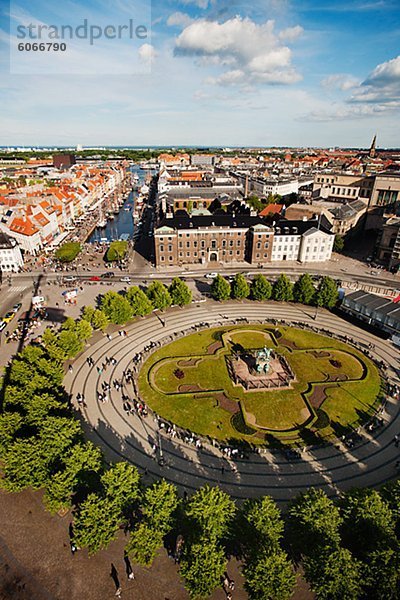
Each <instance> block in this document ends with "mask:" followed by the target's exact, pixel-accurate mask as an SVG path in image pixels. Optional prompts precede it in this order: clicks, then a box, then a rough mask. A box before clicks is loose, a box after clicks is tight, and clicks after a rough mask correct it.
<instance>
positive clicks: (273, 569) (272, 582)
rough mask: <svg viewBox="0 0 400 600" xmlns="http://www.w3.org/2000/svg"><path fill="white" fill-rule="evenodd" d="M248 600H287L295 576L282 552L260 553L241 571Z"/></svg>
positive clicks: (291, 590) (290, 594)
mask: <svg viewBox="0 0 400 600" xmlns="http://www.w3.org/2000/svg"><path fill="white" fill-rule="evenodd" d="M243 574H244V577H245V580H246V583H245V587H246V590H247V592H248V594H249V599H250V600H271V598H273V599H274V600H289V598H290V597H291V596H292V593H293V588H294V584H295V581H296V576H295V574H294V572H293V567H292V565H291V563H290V561H289V560H288V558H287V555H286V554H285V552H283V551H282V550H273V551H272V552H270V553H261V554H260V555H259V556H258V557H257V559H256V560H254V561H252V562H250V563H247V564H246V565H245V567H244V569H243Z"/></svg>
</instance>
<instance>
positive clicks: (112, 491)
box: [101, 461, 140, 512]
mask: <svg viewBox="0 0 400 600" xmlns="http://www.w3.org/2000/svg"><path fill="white" fill-rule="evenodd" d="M139 480H140V476H139V473H138V470H137V469H136V467H134V466H133V465H131V464H130V463H128V462H126V461H123V462H118V463H115V464H113V465H112V466H111V467H110V468H109V469H108V470H107V471H106V472H105V473H104V475H103V476H102V478H101V482H102V484H103V487H104V492H105V496H106V499H107V500H108V501H109V502H110V503H113V504H115V505H117V506H118V507H119V510H120V511H122V512H123V511H125V510H127V509H128V508H131V507H132V505H133V503H134V502H135V501H136V500H137V499H138V497H139Z"/></svg>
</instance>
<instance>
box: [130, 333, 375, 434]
mask: <svg viewBox="0 0 400 600" xmlns="http://www.w3.org/2000/svg"><path fill="white" fill-rule="evenodd" d="M253 330H254V331H253ZM276 331H277V333H278V334H279V333H283V334H284V335H283V336H282V337H281V338H279V339H278V344H280V342H281V340H282V339H286V340H289V341H293V342H295V343H296V345H297V346H298V347H299V348H303V350H296V349H290V348H287V347H284V346H281V345H278V347H277V348H276V351H277V352H278V353H281V354H283V355H284V356H286V357H287V359H288V360H289V362H290V364H291V366H292V367H293V370H294V372H295V374H296V376H297V378H298V381H297V382H295V383H294V384H293V387H292V388H291V389H288V390H280V391H271V392H261V391H260V392H256V391H254V392H245V391H244V390H243V388H242V387H241V386H235V385H233V382H232V381H231V379H230V377H229V374H228V370H227V366H226V362H225V356H226V354H227V353H230V352H231V344H232V342H233V343H236V344H240V345H242V346H243V347H248V348H250V347H251V348H255V347H262V346H264V345H266V341H267V340H269V344H267V345H269V346H272V345H273V340H272V338H271V335H270V333H273V330H271V328H270V327H266V326H263V325H258V324H257V325H254V326H253V325H250V324H246V325H242V326H228V327H218V328H213V329H207V330H205V331H200V332H198V333H194V334H190V335H188V336H186V337H184V338H181V339H178V340H175V341H173V342H171V343H170V344H168V345H166V346H164V347H163V348H160V349H159V350H158V351H157V352H155V353H154V354H153V355H151V356H150V357H149V358H148V359H147V361H146V362H145V364H144V366H143V367H142V369H141V372H140V374H139V390H140V393H141V395H142V397H143V398H144V399H145V401H146V402H147V403H148V404H149V406H150V407H151V408H152V409H153V410H155V412H156V413H158V414H159V415H160V416H162V417H164V418H166V419H168V420H170V421H172V422H174V423H176V424H177V425H179V426H181V427H184V428H188V429H190V430H192V431H194V432H197V433H198V434H202V435H210V436H212V437H215V438H218V439H229V438H231V437H234V438H237V439H244V440H247V441H250V440H251V441H254V443H262V438H260V433H259V434H255V435H253V436H248V435H245V434H240V433H239V432H238V431H236V430H235V429H234V428H233V427H232V425H231V421H230V420H231V416H232V414H231V413H230V412H229V411H227V410H224V409H222V408H220V407H219V406H217V402H216V400H215V398H213V397H212V396H211V395H208V394H207V393H203V394H202V393H200V392H193V393H179V392H177V390H178V388H179V386H180V385H194V384H198V385H199V386H200V387H201V388H202V389H204V390H224V391H225V393H226V395H227V396H228V397H229V398H231V399H232V400H235V401H239V400H240V401H241V402H242V408H243V412H244V413H245V414H246V412H248V413H251V414H253V415H254V416H255V418H256V423H257V424H258V426H259V427H260V428H262V429H261V430H260V429H259V430H258V431H259V432H260V431H263V430H264V429H268V430H269V431H272V432H277V434H278V435H279V432H280V431H282V432H283V431H284V430H290V429H296V428H300V427H301V426H302V425H304V423H305V422H307V421H311V417H313V416H314V413H313V412H312V411H310V409H309V407H308V404H307V402H306V401H305V400H304V398H303V397H302V393H304V392H305V391H306V390H307V388H308V385H309V382H312V381H324V380H325V379H326V374H339V373H346V375H347V376H348V377H349V378H355V379H356V378H358V377H361V376H362V372H363V369H362V366H361V364H360V362H359V360H361V361H362V362H363V363H364V364H365V365H366V366H367V368H368V371H367V375H366V377H365V379H364V380H362V381H354V382H352V381H349V382H341V383H340V384H339V385H335V384H331V386H330V387H329V389H327V399H326V400H325V402H324V403H323V405H322V407H321V408H322V410H323V411H325V412H326V413H327V414H328V416H329V418H330V419H331V420H332V422H337V423H340V424H341V425H343V426H346V425H349V424H350V423H354V422H355V421H359V420H360V419H361V418H362V415H366V414H367V413H369V412H371V410H372V407H373V406H374V404H376V397H377V395H378V393H379V389H380V376H379V372H378V370H377V368H376V367H375V365H374V364H373V363H372V361H370V360H369V359H368V358H366V357H365V356H364V355H363V354H362V353H361V352H360V351H358V350H356V349H354V348H352V347H349V346H348V345H346V344H344V343H342V342H338V341H337V340H334V339H332V338H328V337H326V336H323V335H319V334H315V333H312V332H308V331H303V330H296V329H294V328H287V327H281V328H279V329H278V328H276ZM263 332H265V333H263ZM223 333H225V335H222V334H223ZM221 339H223V341H224V347H222V348H219V349H214V353H213V354H207V350H208V348H209V346H210V345H211V344H214V343H215V342H216V341H220V340H221ZM307 349H310V351H311V350H326V351H328V352H329V353H330V356H329V357H326V358H317V357H315V356H313V355H312V354H311V352H307ZM190 358H200V359H201V360H200V362H198V363H197V364H196V365H195V366H182V365H180V366H178V363H179V362H180V361H182V360H187V359H190ZM357 358H358V359H359V360H357ZM163 359H167V360H163ZM330 359H336V360H338V361H339V362H340V363H341V367H339V368H337V367H334V366H333V365H331V364H330V362H329V360H330ZM156 363H158V364H157V365H156ZM153 365H156V366H154V369H153V371H152V372H153V374H154V375H155V377H156V381H157V384H158V386H159V388H160V391H157V389H153V387H152V386H151V385H150V383H149V380H148V376H149V371H151V368H152V367H153ZM176 368H179V369H182V370H183V371H184V373H185V376H184V378H183V379H177V378H176V376H175V375H174V374H173V371H174V370H175V369H176ZM161 390H162V391H161ZM176 392H177V393H176ZM344 398H345V401H344V400H343V399H344ZM238 409H239V406H238ZM337 415H339V417H338V416H337ZM247 421H248V424H249V425H250V426H252V425H253V423H254V421H251V419H250V421H249V420H248V419H247ZM313 422H314V419H313V420H312V422H310V425H309V426H312V423H313ZM332 431H333V429H332V427H331V426H328V427H325V428H324V429H323V430H319V433H321V434H322V435H324V436H325V435H330V434H331V433H332Z"/></svg>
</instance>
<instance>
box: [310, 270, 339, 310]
mask: <svg viewBox="0 0 400 600" xmlns="http://www.w3.org/2000/svg"><path fill="white" fill-rule="evenodd" d="M338 298H339V292H338V289H337V284H336V282H335V281H334V280H333V279H332V278H331V277H323V279H322V281H321V283H320V284H319V286H318V290H317V293H316V295H315V302H316V304H317V306H323V307H325V308H333V307H334V306H335V304H336V302H337V301H338Z"/></svg>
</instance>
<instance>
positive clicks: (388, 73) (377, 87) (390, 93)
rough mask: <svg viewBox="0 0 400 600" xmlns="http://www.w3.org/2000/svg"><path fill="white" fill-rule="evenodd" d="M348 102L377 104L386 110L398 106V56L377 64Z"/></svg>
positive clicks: (399, 93)
mask: <svg viewBox="0 0 400 600" xmlns="http://www.w3.org/2000/svg"><path fill="white" fill-rule="evenodd" d="M349 102H351V103H369V104H377V105H380V106H381V107H382V108H386V109H387V110H393V108H398V107H400V56H397V57H396V58H392V59H391V60H388V61H386V62H384V63H381V64H379V65H377V66H376V67H375V69H374V70H373V71H372V73H370V75H368V77H367V78H366V79H365V80H364V81H363V82H362V83H361V85H360V86H359V87H358V88H356V89H355V90H354V93H353V95H352V97H351V98H350V99H349Z"/></svg>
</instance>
